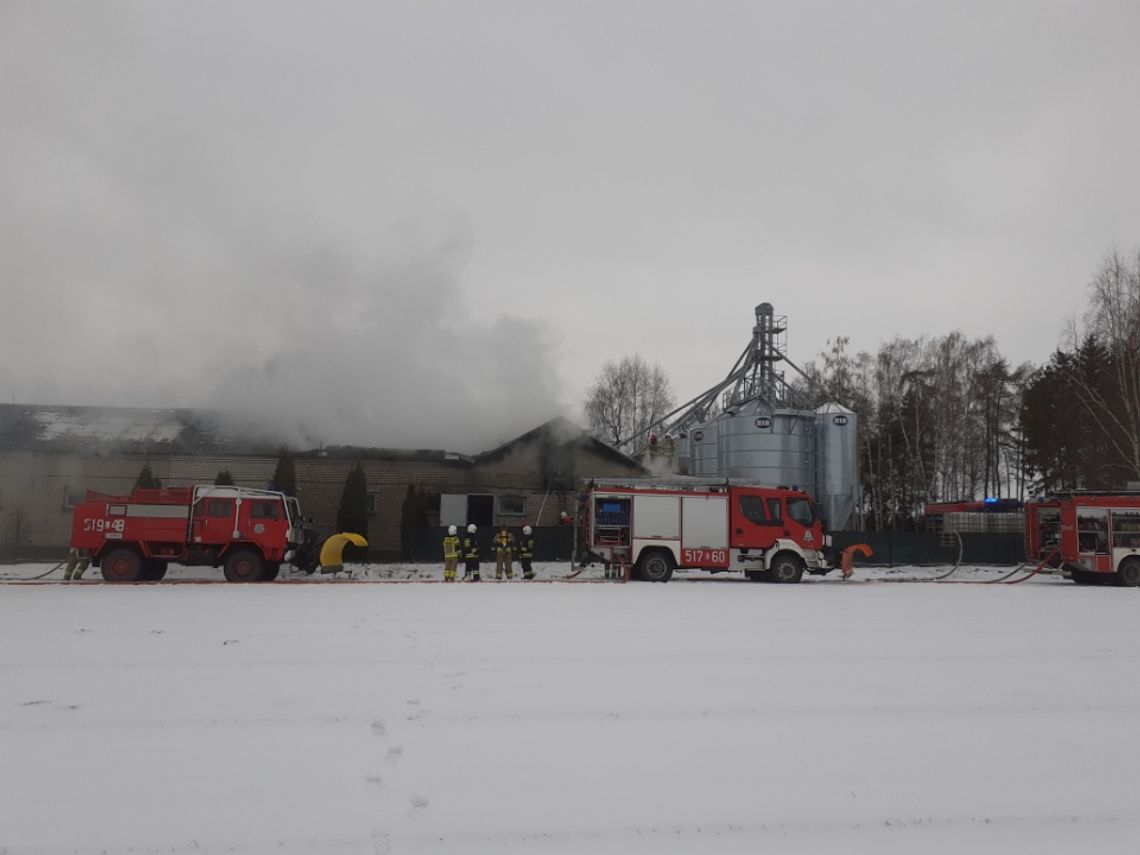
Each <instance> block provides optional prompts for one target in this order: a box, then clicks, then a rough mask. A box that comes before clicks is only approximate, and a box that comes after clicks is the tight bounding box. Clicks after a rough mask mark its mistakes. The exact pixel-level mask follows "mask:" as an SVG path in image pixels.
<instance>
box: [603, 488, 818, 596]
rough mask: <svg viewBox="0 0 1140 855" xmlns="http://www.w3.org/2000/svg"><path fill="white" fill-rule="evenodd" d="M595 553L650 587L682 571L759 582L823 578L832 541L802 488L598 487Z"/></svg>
mask: <svg viewBox="0 0 1140 855" xmlns="http://www.w3.org/2000/svg"><path fill="white" fill-rule="evenodd" d="M583 501H584V507H582V508H581V513H582V514H583V516H584V526H583V527H584V534H585V540H586V544H587V547H586V548H587V550H588V552H589V553H591V554H592V555H593V556H594V557H595V558H596V559H598V560H601V561H605V562H608V563H617V564H621V565H625V566H627V567H630V568H632V570H633V573H634V574H635V575H636V576H637V577H638V578H641V579H644V580H646V581H650V582H667V581H669V579H670V578H671V577H672V575H673V571H674V570H676V569H699V570H708V571H712V572H714V573H719V572H732V571H736V572H743V573H744V574H745V575H746V576H747V577H748V578H749V579H751V580H754V581H768V582H799V581H800V579H802V578H803V574H804V573H805V572H808V573H813V574H819V575H822V574H824V573H828V572H829V571H831V570H833V569H835V568H834V565H833V564H831V563H830V562H829V560H828V559H829V555H828V553H829V552H830V547H831V538H830V536H828V535H826V534H825V533H824V531H823V524H822V522H821V521H820V519H819V516H818V514H816V512H815V508H814V506H813V505H812V501H811V497H810V496H809V495H808V494H807V493H804V492H802V491H800V490H791V489H787V488H785V487H763V486H758V485H756V484H751V483H743V482H734V481H726V480H723V479H722V480H719V481H710V480H701V479H696V478H694V479H669V480H658V479H632V480H626V481H611V482H601V481H599V482H597V483H592V484H590V485H589V487H588V489H587V492H586V493H585V495H584V497H583Z"/></svg>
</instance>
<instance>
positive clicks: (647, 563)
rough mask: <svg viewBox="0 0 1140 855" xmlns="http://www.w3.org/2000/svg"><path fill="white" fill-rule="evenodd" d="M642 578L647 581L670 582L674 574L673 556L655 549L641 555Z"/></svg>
mask: <svg viewBox="0 0 1140 855" xmlns="http://www.w3.org/2000/svg"><path fill="white" fill-rule="evenodd" d="M640 563H641V578H642V579H644V580H645V581H646V582H668V581H669V579H670V578H672V576H673V556H672V555H670V554H669V553H668V552H665V551H663V550H660V549H654V550H652V551H649V552H646V553H644V554H643V555H642V556H641V562H640Z"/></svg>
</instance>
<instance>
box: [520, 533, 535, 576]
mask: <svg viewBox="0 0 1140 855" xmlns="http://www.w3.org/2000/svg"><path fill="white" fill-rule="evenodd" d="M533 560H534V532H533V530H532V529H531V527H530V526H529V525H524V526H523V530H522V538H521V539H520V540H519V564H521V565H522V570H523V578H524V579H533V578H534V567H532V566H531V562H532V561H533Z"/></svg>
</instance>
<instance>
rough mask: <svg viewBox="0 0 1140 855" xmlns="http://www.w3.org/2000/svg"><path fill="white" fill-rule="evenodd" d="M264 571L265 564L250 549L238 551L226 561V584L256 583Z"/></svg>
mask: <svg viewBox="0 0 1140 855" xmlns="http://www.w3.org/2000/svg"><path fill="white" fill-rule="evenodd" d="M264 570H265V562H264V561H262V559H261V556H260V555H258V554H257V553H256V552H254V551H253V550H252V549H239V550H238V551H237V552H234V553H231V554H230V556H229V557H228V558H227V559H226V567H225V574H226V581H227V582H256V581H258V580H259V579H260V578H261V574H262V573H263V572H264Z"/></svg>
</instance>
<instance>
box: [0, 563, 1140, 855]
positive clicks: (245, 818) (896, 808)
mask: <svg viewBox="0 0 1140 855" xmlns="http://www.w3.org/2000/svg"><path fill="white" fill-rule="evenodd" d="M48 566H49V565H44V566H43V568H42V569H45V570H46V569H48ZM0 569H2V570H3V572H4V573H5V574H7V575H8V576H9V577H11V576H13V575H15V576H20V577H22V578H27V577H28V576H31V575H36V574H35V573H34V572H33V571H35V570H36V569H37V568H36V567H35V566H32V565H19V566H16V567H4V568H0ZM543 569H544V575H547V576H553V575H563V574H565V572H567V570H568V567H567V565H565V564H563V565H548V566H545V567H544V568H543ZM179 572H181V573H190V572H191V571H179ZM373 572H374V574H375V573H379V572H380V571H379V570H377V569H376V568H373ZM389 572H396V573H397V575H399V573H401V572H408V573H413V574H425V573H429V572H430V573H434V574H435V575H436V576H438V570H437V569H436V568H430V570H429V568H418V569H417V568H414V567H412V568H404V570H403V571H389ZM913 572H914V573H915V574H916V575H920V574H930V573H932V572H933V571H931V570H929V569H925V568H924V569H915V570H914V571H913ZM875 574H878V575H879V577H880V578H881V577H884V576H885V577H893V578H900V576H901V575H904V574H901V573H899V572H895V573H891V572H889V571H866V573H865V574H864V578H874V576H875ZM999 574H1000V571H999V570H997V569H996V568H990V569H988V570H982V571H975V575H982V576H990V577H993V576H996V575H999ZM56 577H57V578H58V574H56ZM94 577H95V578H98V576H97V575H95V576H94ZM1138 608H1140V599H1138V595H1137V592H1135V591H1132V590H1123V589H1118V588H1085V587H1078V586H1075V585H1071V584H1068V583H1064V582H1062V581H1060V580H1059V579H1057V578H1056V577H1050V578H1043V577H1038V578H1035V579H1033V580H1032V581H1030V582H1028V583H1027V584H1024V585H1016V586H1004V585H990V586H986V585H939V584H886V583H877V582H873V581H872V582H868V583H867V584H852V583H846V584H844V583H842V582H839V581H832V580H831V579H830V578H829V579H827V580H824V581H822V582H819V581H815V582H812V583H810V584H803V585H798V586H777V585H765V584H749V583H747V582H743V581H735V580H725V581H721V580H707V581H702V582H686V581H681V582H679V583H675V584H669V585H648V584H632V585H620V584H584V585H583V584H561V585H556V584H548V585H534V584H531V585H528V584H525V583H522V582H515V583H514V584H511V585H506V584H501V585H500V584H495V583H489V584H488V583H484V584H483V585H481V586H476V585H451V586H445V585H422V584H364V585H361V584H325V585H320V584H314V585H288V584H267V585H248V586H236V585H166V584H159V585H138V586H110V585H105V584H99V583H93V584H81V585H70V586H66V585H62V584H48V585H39V584H7V585H0V853H5V855H12V853H149V852H163V853H229V852H234V853H293V852H299V853H366V855H375V853H420V852H423V853H429V852H430V853H436V852H440V853H469V852H496V853H498V852H509V853H581V852H591V853H593V852H602V853H680V852H700V853H706V852H709V853H718V852H741V853H744V852H748V853H754V852H778V853H804V852H813V853H836V852H871V853H875V855H883V853H916V852H923V853H932V852H933V853H955V855H958V853H962V852H970V853H979V852H993V853H998V852H1001V853H1008V852H1027V853H1035V855H1037V853H1073V852H1097V853H1107V852H1130V853H1131V852H1136V851H1137V848H1138V846H1140V842H1138V841H1140V799H1137V797H1136V790H1137V783H1136V778H1137V774H1138V772H1140V735H1138V729H1137V721H1138V716H1140V679H1138V676H1140V621H1138V620H1137V619H1136V612H1137V609H1138Z"/></svg>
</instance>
